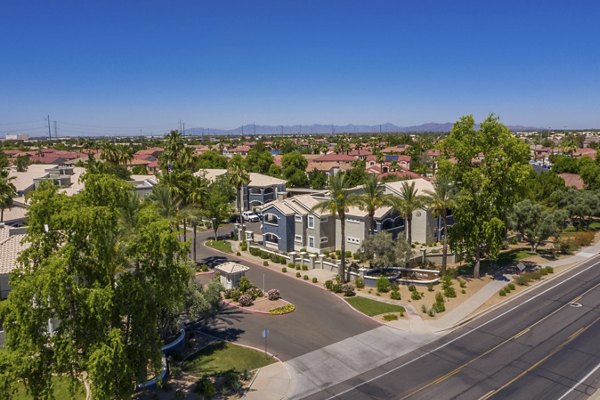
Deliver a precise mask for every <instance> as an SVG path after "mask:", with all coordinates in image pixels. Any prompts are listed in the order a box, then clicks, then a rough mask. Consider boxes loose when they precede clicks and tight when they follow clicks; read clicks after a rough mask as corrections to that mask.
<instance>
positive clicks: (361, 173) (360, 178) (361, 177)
mask: <svg viewBox="0 0 600 400" xmlns="http://www.w3.org/2000/svg"><path fill="white" fill-rule="evenodd" d="M365 168H366V163H365V162H364V161H362V160H356V161H354V162H352V168H351V169H349V170H347V171H344V172H342V173H343V174H344V175H346V181H347V182H348V183H347V184H348V187H356V186H360V185H363V184H364V183H365V180H366V179H367V176H368V175H369V174H368V173H367V171H366V169H365Z"/></svg>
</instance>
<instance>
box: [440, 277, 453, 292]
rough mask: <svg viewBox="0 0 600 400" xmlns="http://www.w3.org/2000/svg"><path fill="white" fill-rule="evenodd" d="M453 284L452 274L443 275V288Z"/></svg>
mask: <svg viewBox="0 0 600 400" xmlns="http://www.w3.org/2000/svg"><path fill="white" fill-rule="evenodd" d="M450 286H452V278H451V277H450V275H444V276H443V277H442V289H446V288H447V287H450Z"/></svg>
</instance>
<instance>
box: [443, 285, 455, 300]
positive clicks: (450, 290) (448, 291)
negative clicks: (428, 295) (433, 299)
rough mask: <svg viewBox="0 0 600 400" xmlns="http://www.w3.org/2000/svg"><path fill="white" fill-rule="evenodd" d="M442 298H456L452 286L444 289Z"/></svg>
mask: <svg viewBox="0 0 600 400" xmlns="http://www.w3.org/2000/svg"><path fill="white" fill-rule="evenodd" d="M444 296H446V297H456V291H455V290H454V288H453V287H452V286H448V287H447V288H446V289H444Z"/></svg>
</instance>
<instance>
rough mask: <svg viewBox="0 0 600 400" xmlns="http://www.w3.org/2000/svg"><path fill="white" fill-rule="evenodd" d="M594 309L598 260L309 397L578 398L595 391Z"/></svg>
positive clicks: (599, 284) (597, 320)
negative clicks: (426, 343) (377, 366)
mask: <svg viewBox="0 0 600 400" xmlns="http://www.w3.org/2000/svg"><path fill="white" fill-rule="evenodd" d="M573 303H578V304H574V305H575V306H573ZM578 305H580V306H578ZM599 306H600V257H598V256H597V257H595V258H593V259H591V260H590V261H588V262H586V263H585V264H583V265H581V266H579V267H577V268H575V269H573V270H572V271H570V272H568V273H567V274H566V275H563V276H562V277H561V278H559V279H558V280H555V281H554V282H550V283H543V284H541V285H540V286H539V287H536V288H535V289H533V290H532V291H531V292H529V293H528V294H527V295H525V296H522V297H521V298H519V299H516V300H513V301H509V302H507V304H505V305H503V306H502V307H500V308H498V309H497V310H495V311H494V312H491V313H489V314H487V315H485V316H484V317H481V318H478V319H476V320H473V321H471V322H470V323H468V324H466V325H465V326H463V327H461V328H459V329H458V330H456V331H454V332H452V333H451V334H449V335H447V336H445V337H443V338H442V339H440V340H438V341H436V342H434V343H431V344H429V345H427V346H425V347H423V348H421V349H419V350H417V351H415V352H413V353H410V354H407V355H405V356H403V357H400V358H398V359H396V360H394V361H392V362H390V363H388V364H386V365H383V366H382V367H380V368H376V369H373V370H371V371H369V372H367V373H365V374H363V375H361V376H358V377H356V378H353V379H351V380H349V381H346V382H343V383H341V384H338V385H335V386H333V387H330V388H328V389H327V390H326V391H323V392H321V393H317V394H315V395H312V396H309V397H308V399H311V400H317V399H333V398H336V399H344V400H349V399H406V398H410V399H527V400H529V399H544V400H546V399H561V400H562V399H569V400H572V399H584V398H587V397H588V396H590V395H591V394H592V393H594V392H595V391H596V390H597V388H598V387H599V386H600V367H598V365H599V364H600V308H599ZM596 368H598V369H596Z"/></svg>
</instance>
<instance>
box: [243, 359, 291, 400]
mask: <svg viewBox="0 0 600 400" xmlns="http://www.w3.org/2000/svg"><path fill="white" fill-rule="evenodd" d="M290 383H291V379H290V374H289V373H288V370H287V367H286V366H285V364H284V363H282V362H281V361H279V362H276V363H274V364H270V365H267V366H266V367H263V368H261V369H259V370H258V372H257V373H256V376H255V377H254V381H253V382H252V384H251V385H250V387H249V388H248V391H247V392H246V395H245V396H244V399H247V400H280V399H282V398H284V397H285V394H286V393H287V392H288V389H289V387H290Z"/></svg>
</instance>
